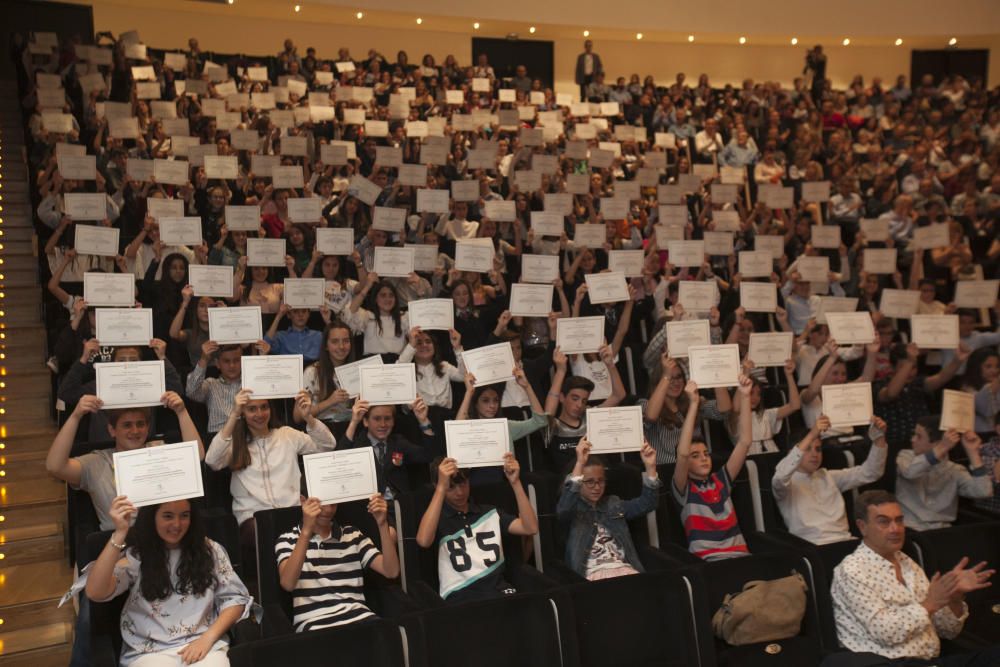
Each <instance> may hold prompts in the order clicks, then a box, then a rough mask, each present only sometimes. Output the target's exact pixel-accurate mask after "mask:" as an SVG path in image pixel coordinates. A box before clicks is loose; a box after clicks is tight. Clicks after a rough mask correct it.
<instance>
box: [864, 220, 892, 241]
mask: <svg viewBox="0 0 1000 667" xmlns="http://www.w3.org/2000/svg"><path fill="white" fill-rule="evenodd" d="M859 224H860V225H861V231H862V232H864V235H865V240H866V241H888V240H889V221H888V220H882V219H881V218H862V219H861V221H860V223H859Z"/></svg>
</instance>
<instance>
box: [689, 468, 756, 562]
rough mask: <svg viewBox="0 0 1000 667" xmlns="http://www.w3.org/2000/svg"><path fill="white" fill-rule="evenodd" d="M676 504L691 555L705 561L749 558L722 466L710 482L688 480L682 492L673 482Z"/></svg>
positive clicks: (728, 483) (730, 486) (725, 472)
mask: <svg viewBox="0 0 1000 667" xmlns="http://www.w3.org/2000/svg"><path fill="white" fill-rule="evenodd" d="M670 488H671V489H672V490H673V492H674V500H676V501H677V504H679V505H680V506H681V522H682V523H683V524H684V533H685V534H686V535H687V538H688V551H690V552H691V553H692V554H694V555H695V556H697V557H698V558H701V559H702V560H708V561H712V560H722V559H724V558H738V557H739V556H746V555H749V551H748V550H747V544H746V542H745V541H744V540H743V533H742V532H741V531H740V524H739V521H737V520H736V508H734V507H733V500H732V497H731V495H732V482H730V480H729V472H728V471H727V470H726V467H725V466H723V467H722V468H720V469H719V471H718V472H714V473H712V476H711V477H709V478H708V479H704V480H699V479H693V478H691V477H689V478H688V484H687V488H686V489H684V490H683V491H681V490H680V489H678V488H677V486H676V485H675V484H674V483H673V482H671V484H670Z"/></svg>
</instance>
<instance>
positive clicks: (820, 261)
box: [795, 251, 867, 284]
mask: <svg viewBox="0 0 1000 667" xmlns="http://www.w3.org/2000/svg"><path fill="white" fill-rule="evenodd" d="M866 252H867V251H866ZM795 267H796V269H797V270H798V272H799V275H800V276H801V277H802V280H807V281H809V282H811V283H824V284H825V283H828V282H830V258H829V257H823V256H806V255H803V256H802V257H799V259H798V261H797V262H796V264H795Z"/></svg>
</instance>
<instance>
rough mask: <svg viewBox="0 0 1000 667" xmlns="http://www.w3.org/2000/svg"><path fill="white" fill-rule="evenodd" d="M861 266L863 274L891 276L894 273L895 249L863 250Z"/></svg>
mask: <svg viewBox="0 0 1000 667" xmlns="http://www.w3.org/2000/svg"><path fill="white" fill-rule="evenodd" d="M863 264H864V265H863V267H862V270H863V271H864V272H865V273H878V274H888V275H892V274H893V273H895V272H896V249H895V248H865V249H864V263H863Z"/></svg>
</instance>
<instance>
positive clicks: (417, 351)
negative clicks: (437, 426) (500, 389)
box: [397, 327, 465, 422]
mask: <svg viewBox="0 0 1000 667" xmlns="http://www.w3.org/2000/svg"><path fill="white" fill-rule="evenodd" d="M448 337H449V339H450V341H451V349H452V352H453V353H454V355H455V358H456V359H457V360H458V366H457V367H456V366H455V365H453V364H451V363H449V362H447V361H444V359H443V356H444V355H443V354H442V353H441V351H440V350H439V349H438V345H439V342H438V339H436V338H435V337H434V336H433V335H432V334H430V333H428V332H424V331H423V330H421V328H420V327H413V328H412V329H410V334H409V342H408V343H407V344H406V347H404V348H403V351H402V353H400V355H399V359H398V360H397V363H401V364H406V363H410V362H411V361H412V362H413V364H414V366H415V370H416V374H417V393H418V394H419V395H420V397H421V398H423V399H424V402H425V403H426V404H427V406H428V407H430V408H439V409H443V411H446V412H447V413H448V415H449V416H450V414H451V402H452V401H451V383H452V382H461V381H463V380H464V379H465V364H464V362H463V359H462V335H461V334H460V333H458V332H457V331H456V330H455V329H449V330H448ZM431 421H435V422H436V421H439V419H434V418H432V419H431Z"/></svg>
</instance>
